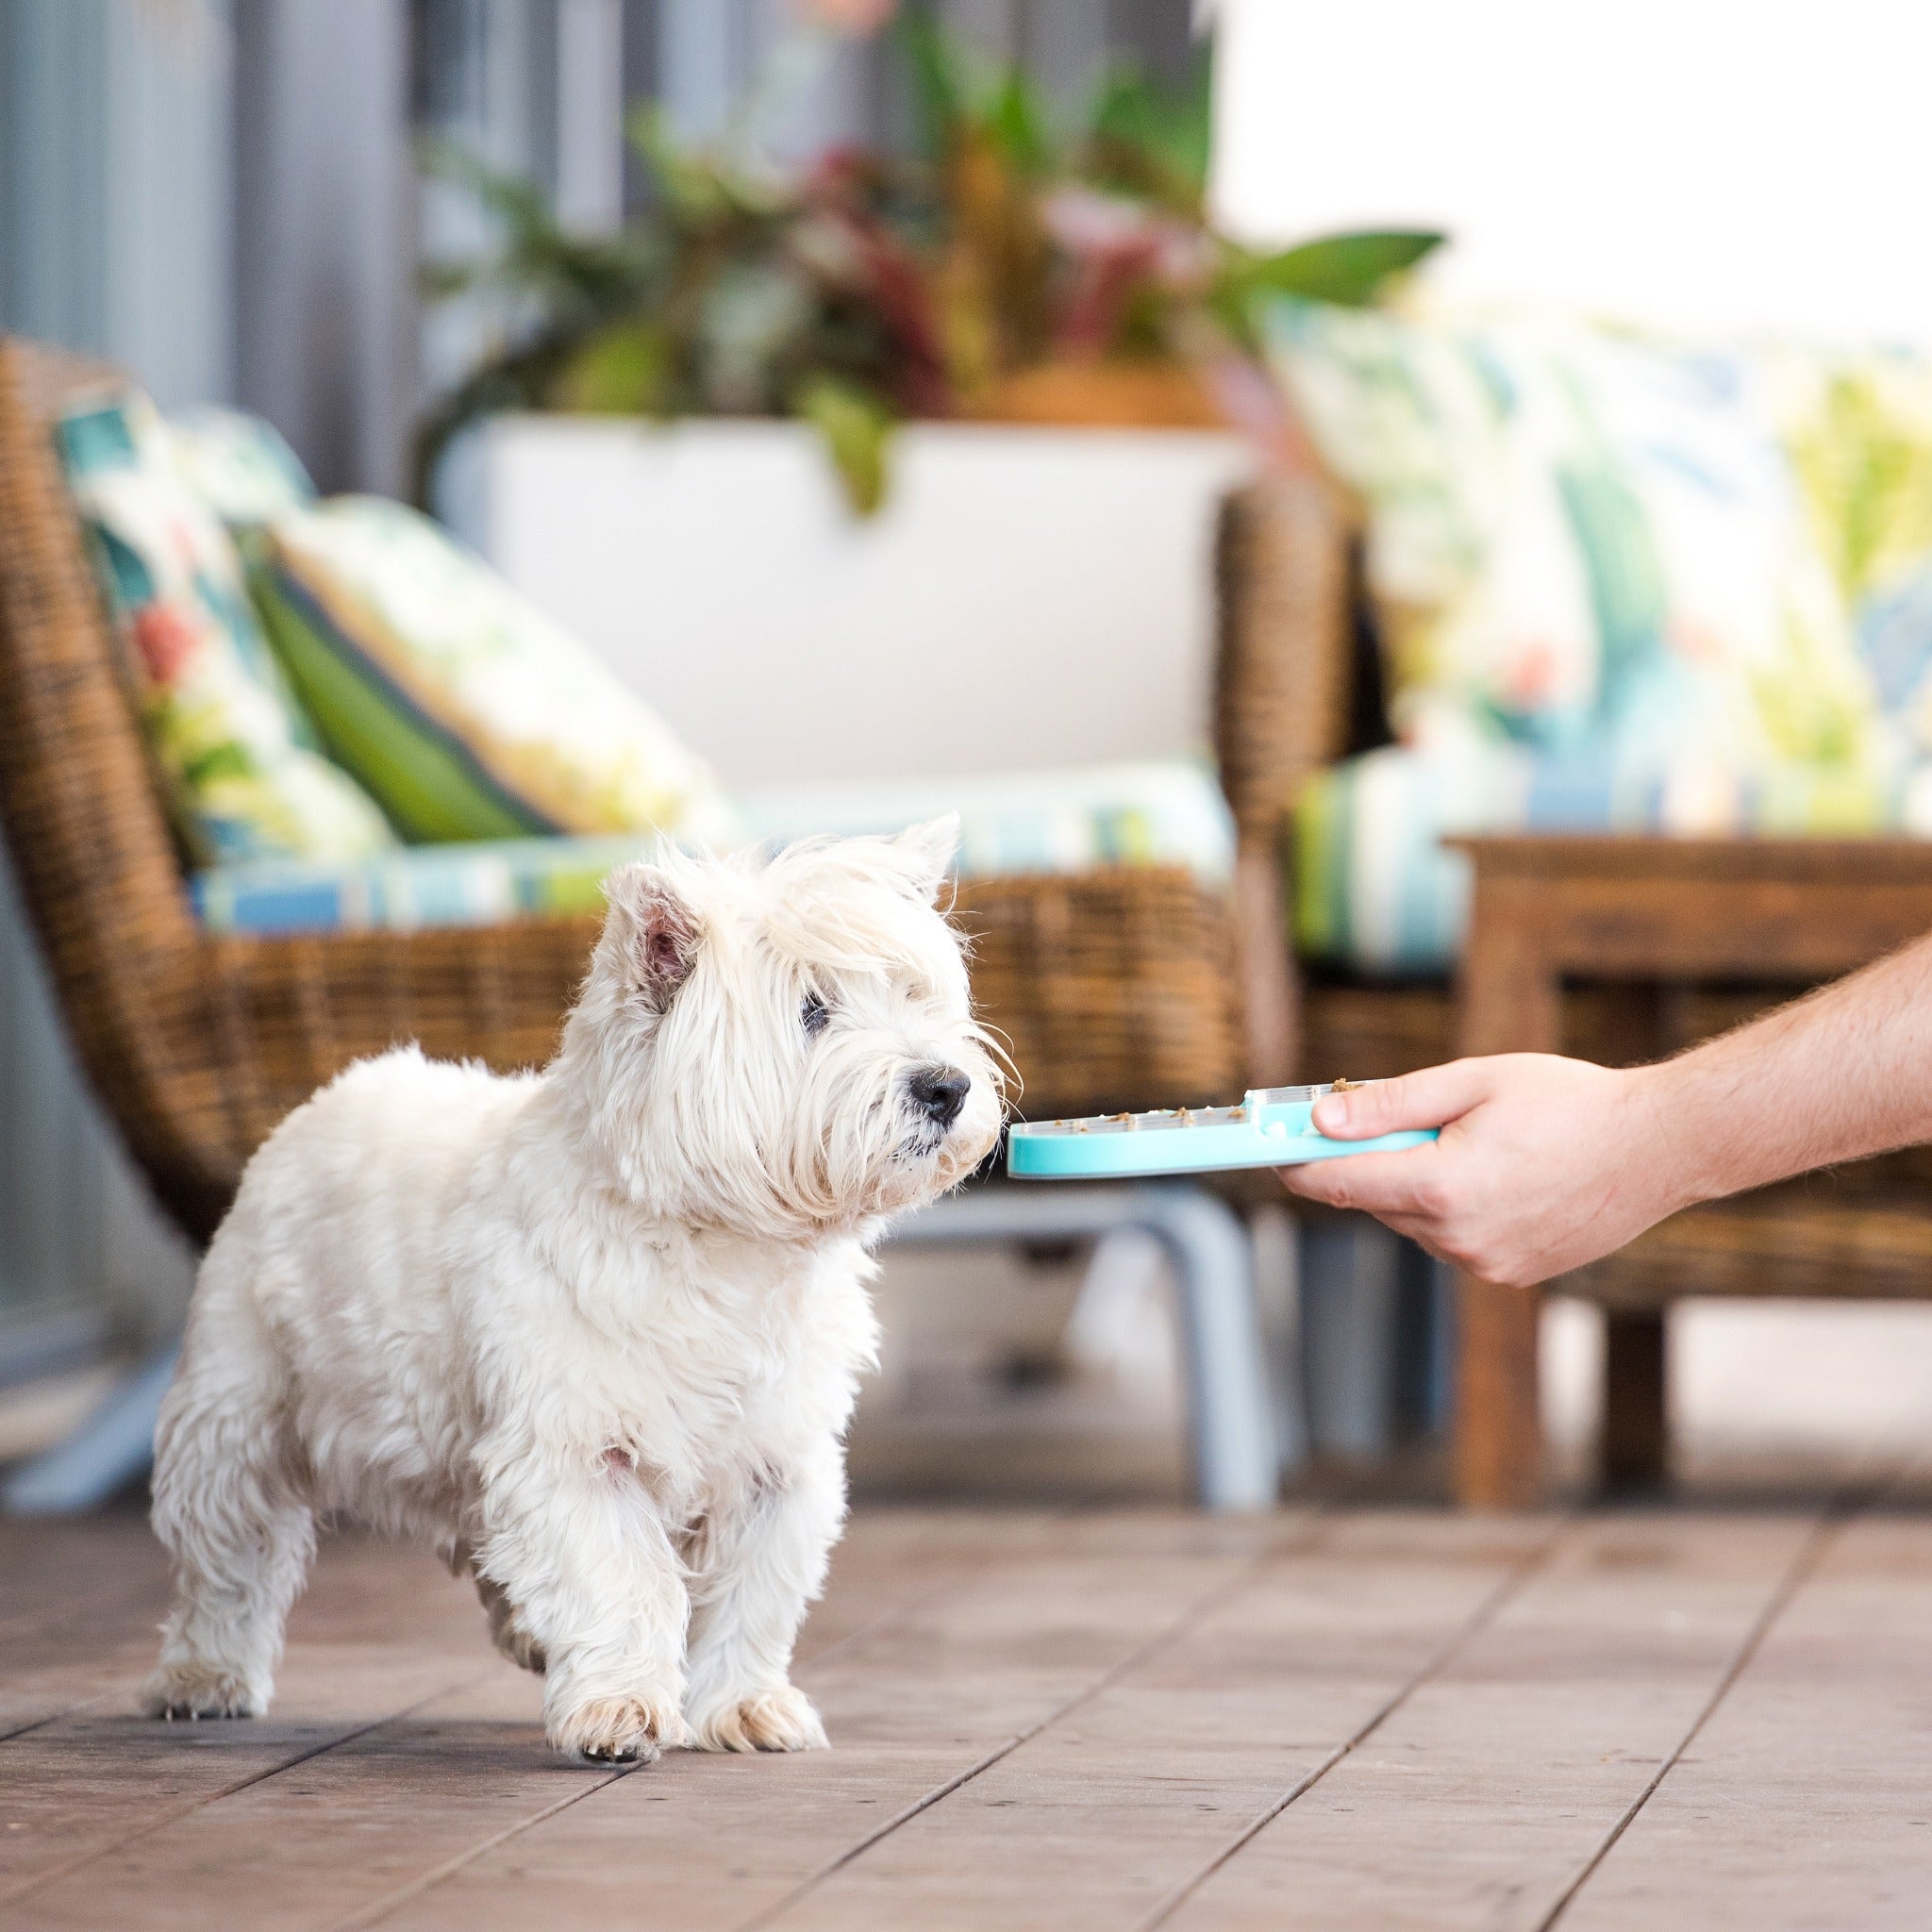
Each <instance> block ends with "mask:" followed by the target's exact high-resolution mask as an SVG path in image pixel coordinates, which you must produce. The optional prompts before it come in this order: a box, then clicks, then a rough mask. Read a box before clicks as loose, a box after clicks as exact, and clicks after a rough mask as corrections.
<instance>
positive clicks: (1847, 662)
mask: <svg viewBox="0 0 1932 1932" xmlns="http://www.w3.org/2000/svg"><path fill="white" fill-rule="evenodd" d="M1271 334H1272V342H1273V348H1274V355H1275V357H1276V359H1277V363H1278V366H1279V368H1280V370H1281V372H1282V375H1283V377H1284V379H1285V380H1286V382H1287V383H1288V385H1289V387H1290V390H1291V393H1292V394H1293V396H1294V398H1295V400H1296V402H1297V404H1298V406H1299V408H1300V411H1301V413H1302V415H1303V416H1304V418H1305V419H1306V421H1307V424H1308V425H1309V428H1310V431H1311V433H1312V435H1313V437H1314V439H1315V441H1316V442H1317V444H1318V446H1319V448H1320V450H1321V452H1322V454H1323V457H1324V460H1325V462H1326V463H1327V465H1328V466H1329V467H1330V469H1331V470H1332V471H1333V473H1334V474H1335V475H1337V477H1338V478H1339V479H1340V480H1341V482H1343V483H1344V484H1345V485H1346V486H1347V487H1348V488H1349V489H1350V490H1351V491H1353V492H1354V493H1355V494H1356V495H1357V497H1358V499H1359V500H1360V502H1361V504H1362V506H1363V509H1364V512H1365V517H1366V524H1367V535H1368V548H1367V574H1368V583H1369V589H1370V592H1371V595H1372V597H1373V599H1374V604H1375V607H1376V610H1377V614H1378V616H1379V618H1380V620H1381V624H1382V628H1383V632H1384V637H1385V641H1386V644H1387V647H1388V670H1389V676H1390V686H1391V724H1392V725H1393V727H1394V730H1395V733H1396V736H1397V737H1398V739H1400V740H1401V741H1403V742H1405V743H1408V744H1412V745H1417V746H1434V745H1437V744H1439V743H1441V742H1443V741H1447V740H1450V739H1465V740H1472V741H1488V742H1510V743H1517V744H1522V745H1526V746H1532V747H1536V748H1539V749H1541V750H1542V751H1545V752H1550V753H1557V752H1574V751H1576V750H1577V749H1579V748H1582V747H1597V748H1600V749H1607V750H1609V751H1611V752H1613V753H1615V754H1616V755H1617V756H1620V757H1621V756H1625V755H1636V754H1642V755H1644V756H1648V757H1652V758H1673V759H1674V758H1683V757H1691V756H1694V757H1695V758H1698V759H1700V760H1702V761H1704V762H1705V763H1706V764H1707V765H1722V766H1723V767H1725V768H1727V769H1728V770H1731V771H1733V772H1738V773H1744V772H1749V771H1752V770H1755V769H1757V768H1758V767H1760V766H1766V765H1772V764H1777V763H1788V762H1793V761H1796V762H1803V763H1807V764H1812V765H1817V766H1828V767H1837V768H1840V769H1843V768H1849V767H1855V766H1857V765H1858V764H1860V763H1861V762H1862V761H1864V760H1866V759H1869V758H1874V757H1882V756H1883V746H1882V742H1881V741H1882V739H1883V736H1884V734H1883V731H1882V729H1881V728H1880V702H1879V693H1878V691H1877V688H1876V685H1875V682H1874V677H1873V675H1872V673H1871V670H1870V668H1869V666H1868V665H1867V663H1866V661H1865V659H1864V658H1863V657H1862V656H1861V654H1860V652H1859V649H1858V646H1857V636H1856V632H1855V627H1854V625H1853V622H1852V619H1851V614H1850V612H1849V611H1848V609H1847V607H1846V602H1845V598H1844V595H1843V593H1842V589H1841V586H1840V581H1839V580H1838V579H1837V578H1836V577H1835V575H1834V572H1833V570H1832V567H1831V560H1830V558H1829V557H1828V556H1827V554H1826V547H1825V545H1824V543H1823V542H1822V541H1821V525H1820V518H1819V514H1818V507H1817V505H1816V503H1815V501H1814V499H1813V498H1812V496H1811V495H1810V494H1809V493H1808V492H1807V490H1806V489H1805V487H1804V486H1803V483H1802V479H1801V476H1800V473H1799V468H1798V466H1797V465H1796V464H1795V463H1794V461H1793V459H1792V450H1791V443H1790V439H1791V438H1792V436H1793V435H1794V434H1795V433H1796V425H1795V424H1794V422H1793V420H1792V414H1791V412H1792V408H1793V406H1794V403H1795V402H1796V401H1797V400H1798V396H1797V392H1796V391H1795V390H1794V386H1793V380H1792V373H1793V371H1794V370H1795V369H1797V368H1799V367H1800V366H1802V363H1803V358H1799V357H1796V356H1794V355H1792V354H1786V353H1770V352H1754V351H1747V350H1743V349H1739V348H1731V347H1724V346H1685V345H1679V344H1672V343H1667V342H1662V341H1651V340H1646V339H1643V338H1640V337H1637V336H1634V335H1631V334H1629V333H1627V332H1624V333H1620V332H1614V331H1611V330H1608V329H1602V328H1593V327H1591V326H1588V325H1584V324H1582V323H1576V322H1568V321H1563V320H1559V319H1550V318H1544V317H1534V316H1520V317H1514V318H1502V319H1493V320H1486V321H1483V322H1480V323H1469V324H1459V323H1453V322H1441V323H1429V322H1417V321H1411V320H1406V319H1402V318H1398V317H1395V316H1391V315H1388V314H1383V313H1376V312H1367V311H1342V310H1337V309H1328V308H1320V307H1318V306H1316V305H1312V304H1298V303H1287V304H1283V305H1282V306H1281V307H1280V308H1279V309H1278V310H1276V311H1275V312H1274V316H1273V319H1272V322H1271Z"/></svg>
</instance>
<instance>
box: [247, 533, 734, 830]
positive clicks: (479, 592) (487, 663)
mask: <svg viewBox="0 0 1932 1932" xmlns="http://www.w3.org/2000/svg"><path fill="white" fill-rule="evenodd" d="M257 593H258V603H259V605H260V607H261V608H262V611H263V614H264V616H265V617H266V619H267V623H268V626H269V630H270V634H271V636H272V637H273V639H274V641H275V648H276V650H277V652H278V653H279V654H280V657H281V659H282V661H283V663H284V664H285V665H286V667H287V669H288V671H289V674H290V676H291V678H292V680H293V682H294V685H295V688H296V690H297V691H299V692H300V694H301V696H302V699H303V702H304V703H305V704H306V705H307V706H308V709H309V711H310V713H311V715H312V716H313V717H314V719H315V721H316V723H317V724H318V726H319V727H320V729H321V731H322V734H323V738H324V740H325V742H326V743H327V745H328V747H329V749H330V751H331V752H332V753H333V754H334V756H335V758H337V760H338V762H340V763H341V765H343V766H344V767H345V768H346V769H347V770H348V771H349V772H351V773H353V774H355V776H356V777H357V778H358V779H359V780H360V781H361V782H362V783H363V784H364V785H366V786H367V787H368V789H369V790H370V791H371V792H372V793H374V794H375V797H376V798H377V799H379V800H380V801H381V803H382V806H383V808H384V809H385V810H386V811H387V812H388V813H389V814H390V816H391V819H392V820H393V821H394V823H395V824H396V825H397V827H398V828H399V829H400V830H401V831H402V832H403V834H404V836H405V837H407V838H408V839H411V840H432V841H442V840H479V839H504V838H513V837H518V836H521V835H527V834H533V833H581V834H594V833H608V832H624V831H629V832H648V831H665V832H673V833H676V834H678V835H680V836H682V835H687V834H689V835H691V836H695V837H700V838H708V837H713V836H719V835H724V834H728V828H729V823H730V821H729V815H728V813H727V812H726V810H725V809H724V802H723V799H722V796H721V795H720V793H719V791H718V789H717V786H716V784H715V782H714V780H713V779H712V777H711V774H710V773H709V772H708V769H707V768H706V767H705V765H704V764H703V763H702V762H701V761H700V760H699V759H698V758H695V757H693V756H692V754H691V752H690V751H688V750H687V749H686V748H685V747H684V745H683V744H681V743H680V742H679V741H678V740H677V739H676V738H675V736H674V735H673V734H672V733H671V731H670V730H669V729H668V728H667V727H666V726H665V725H664V724H662V723H661V722H660V721H659V720H658V717H657V716H656V715H655V713H653V712H652V711H651V709H650V708H648V707H647V706H646V705H645V704H644V703H643V702H642V701H641V699H640V698H638V697H637V696H636V695H635V694H634V693H633V692H632V691H629V690H628V689H627V688H626V687H625V685H624V684H623V683H621V682H620V681H619V680H618V679H617V678H616V677H615V676H614V675H612V674H611V673H610V672H609V671H608V670H607V669H606V668H605V666H604V665H603V664H601V663H600V662H599V661H598V660H597V659H596V658H594V657H592V656H591V653H590V652H589V651H587V650H586V649H585V648H584V646H583V645H581V644H580V643H578V642H577V641H576V640H575V638H573V637H571V636H570V635H569V634H568V633H567V632H565V631H564V630H563V629H562V628H561V627H560V626H558V625H556V624H553V623H552V622H551V621H550V620H549V619H548V618H546V617H545V616H543V615H542V613H541V612H540V611H539V610H537V609H536V608H534V607H533V606H531V605H530V604H528V603H526V602H525V600H524V599H523V598H522V597H520V596H518V595H517V594H516V593H515V592H514V591H511V590H510V589H509V587H508V585H507V584H505V583H504V582H503V581H502V579H501V578H499V577H498V576H497V575H495V574H494V573H493V572H492V571H491V570H490V569H489V568H488V567H487V566H486V565H485V564H483V563H482V562H481V561H480V560H479V559H478V558H475V557H474V556H472V555H471V554H470V553H469V552H468V551H466V550H464V549H463V548H462V547H461V546H460V545H458V543H456V542H455V541H452V540H451V539H450V538H449V537H448V536H447V535H445V533H444V532H443V531H442V530H441V529H440V528H439V527H438V526H437V525H434V524H432V523H431V522H430V521H429V520H428V519H427V518H426V517H424V516H422V515H420V514H419V513H418V512H416V511H415V510H412V509H409V508H405V507H404V506H402V505H400V504H394V503H386V502H382V501H379V500H377V499H375V498H373V497H340V498H336V499H334V500H332V501H330V502H328V503H325V504H323V505H321V506H319V507H317V508H298V509H294V510H291V511H288V512H285V513H284V514H283V515H282V516H280V517H278V518H277V519H275V522H274V523H273V524H272V525H270V526H269V529H268V532H267V552H266V557H265V559H264V562H263V566H262V568H261V569H260V570H259V572H258V575H257Z"/></svg>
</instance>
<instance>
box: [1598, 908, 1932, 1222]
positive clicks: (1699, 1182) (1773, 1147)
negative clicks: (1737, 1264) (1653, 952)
mask: <svg viewBox="0 0 1932 1932" xmlns="http://www.w3.org/2000/svg"><path fill="white" fill-rule="evenodd" d="M1636 1077H1637V1079H1638V1081H1639V1083H1640V1085H1641V1089H1642V1091H1643V1092H1644V1095H1645V1099H1646V1101H1647V1103H1648V1112H1649V1116H1650V1118H1651V1120H1652V1121H1653V1122H1654V1123H1655V1129H1656V1133H1657V1150H1658V1153H1659V1155H1660V1156H1661V1157H1662V1159H1661V1161H1660V1163H1659V1174H1660V1179H1661V1185H1662V1187H1663V1189H1664V1191H1665V1195H1666V1198H1665V1200H1664V1201H1663V1202H1662V1204H1661V1205H1662V1208H1663V1211H1666V1212H1668V1211H1672V1210H1674V1208H1680V1207H1686V1206H1689V1205H1691V1203H1693V1202H1696V1201H1707V1200H1715V1199H1717V1198H1719V1197H1720V1196H1723V1195H1725V1194H1734V1193H1738V1192H1740V1191H1742V1190H1744V1189H1747V1188H1757V1187H1763V1186H1766V1185H1767V1184H1769V1183H1770V1182H1772V1181H1776V1180H1783V1179H1785V1178H1786V1177H1787V1176H1789V1175H1790V1174H1802V1173H1805V1172H1806V1171H1807V1170H1808V1169H1811V1168H1816V1167H1825V1166H1829V1165H1830V1164H1831V1163H1833V1162H1835V1161H1840V1160H1854V1159H1857V1158H1859V1157H1860V1156H1863V1155H1868V1154H1877V1153H1881V1152H1884V1151H1885V1150H1887V1149H1889V1148H1893V1147H1903V1146H1907V1145H1909V1144H1910V1143H1912V1142H1914V1141H1927V1140H1932V938H1927V939H1924V940H1920V941H1917V942H1916V943H1914V944H1913V945H1911V946H1908V947H1907V948H1906V949H1905V950H1904V951H1903V952H1899V953H1894V954H1892V955H1891V956H1890V958H1885V959H1881V960H1879V961H1878V962H1877V963H1876V964H1874V965H1872V966H1869V967H1867V968H1865V969H1864V970H1863V971H1862V972H1860V973H1857V974H1853V975H1852V976H1851V977H1850V978H1848V979H1842V980H1840V981H1838V982H1837V983H1835V984H1834V985H1831V986H1828V987H1824V988H1821V989H1820V990H1819V991H1817V992H1815V993H1812V994H1811V995H1809V996H1808V997H1807V998H1806V999H1802V1000H1799V1001H1796V1002H1794V1003H1793V1004H1792V1005H1790V1006H1788V1007H1783V1008H1779V1009H1778V1010H1777V1011H1776V1012H1774V1013H1769V1014H1767V1015H1766V1016H1765V1017H1764V1018H1762V1019H1761V1020H1757V1021H1754V1022H1753V1023H1752V1024H1750V1025H1748V1026H1742V1027H1740V1028H1739V1029H1738V1030H1737V1031H1735V1032H1733V1033H1728V1034H1725V1035H1724V1036H1723V1037H1722V1038H1720V1039H1718V1040H1713V1041H1707V1043H1706V1044H1704V1045H1703V1046H1700V1047H1697V1048H1695V1049H1693V1050H1692V1051H1691V1052H1690V1053H1687V1054H1683V1055H1680V1056H1679V1057H1678V1058H1675V1059H1672V1060H1666V1061H1663V1062H1662V1063H1660V1064H1659V1065H1657V1066H1655V1067H1650V1068H1646V1069H1644V1070H1642V1072H1641V1074H1638V1075H1637V1076H1636Z"/></svg>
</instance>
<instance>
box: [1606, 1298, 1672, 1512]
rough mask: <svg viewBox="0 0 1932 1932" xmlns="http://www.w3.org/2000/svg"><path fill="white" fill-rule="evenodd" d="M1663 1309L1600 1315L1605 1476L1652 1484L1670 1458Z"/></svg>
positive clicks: (1620, 1484)
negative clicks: (1602, 1318) (1602, 1355)
mask: <svg viewBox="0 0 1932 1932" xmlns="http://www.w3.org/2000/svg"><path fill="white" fill-rule="evenodd" d="M1664 1360H1665V1357H1664V1313H1663V1310H1662V1309H1661V1308H1657V1309H1646V1310H1643V1311H1641V1312H1638V1313H1625V1312H1621V1311H1616V1310H1610V1311H1607V1312H1606V1314H1605V1316H1604V1442H1603V1475H1604V1481H1605V1482H1606V1483H1607V1484H1608V1485H1609V1486H1610V1487H1611V1488H1613V1489H1654V1488H1656V1487H1657V1485H1658V1484H1659V1483H1661V1482H1662V1481H1663V1480H1664V1476H1665V1473H1666V1470H1667V1467H1668V1463H1669V1423H1668V1410H1667V1407H1666V1381H1665V1373H1664Z"/></svg>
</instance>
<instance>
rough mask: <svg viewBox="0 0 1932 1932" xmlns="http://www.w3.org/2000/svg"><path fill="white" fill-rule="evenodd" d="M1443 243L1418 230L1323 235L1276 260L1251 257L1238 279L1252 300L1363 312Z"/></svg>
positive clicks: (1443, 238) (1431, 233) (1442, 238)
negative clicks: (1295, 300) (1282, 299)
mask: <svg viewBox="0 0 1932 1932" xmlns="http://www.w3.org/2000/svg"><path fill="white" fill-rule="evenodd" d="M1447 239H1448V238H1447V237H1446V236H1443V235H1440V234H1437V233H1436V232H1434V231H1433V230H1429V229H1419V228H1389V229H1379V230H1369V231H1365V232H1363V233H1361V234H1355V235H1325V236H1324V237H1323V238H1322V239H1321V240H1320V241H1317V242H1303V243H1302V244H1301V246H1300V247H1299V248H1291V249H1288V250H1287V251H1286V252H1285V253H1283V254H1280V255H1264V256H1256V257H1251V258H1249V259H1248V261H1247V262H1246V264H1245V265H1244V270H1243V272H1242V273H1241V280H1243V281H1244V282H1246V284H1247V285H1248V287H1249V289H1250V290H1251V291H1253V292H1255V293H1257V294H1263V293H1265V294H1271V295H1301V296H1304V297H1306V298H1307V300H1308V301H1311V302H1332V303H1334V304H1336V305H1337V307H1339V308H1367V307H1368V305H1369V304H1370V303H1372V302H1374V300H1375V299H1376V298H1377V297H1378V296H1379V295H1380V294H1381V293H1382V291H1383V285H1384V284H1385V283H1386V282H1387V281H1388V280H1389V278H1390V277H1391V275H1400V274H1401V273H1402V272H1403V271H1404V270H1406V269H1410V268H1413V267H1414V266H1415V265H1416V263H1417V262H1419V261H1421V260H1422V259H1423V258H1424V256H1426V255H1430V254H1433V253H1434V251H1435V250H1436V249H1438V248H1440V247H1441V245H1442V243H1443V242H1444V241H1446V240H1447Z"/></svg>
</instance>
